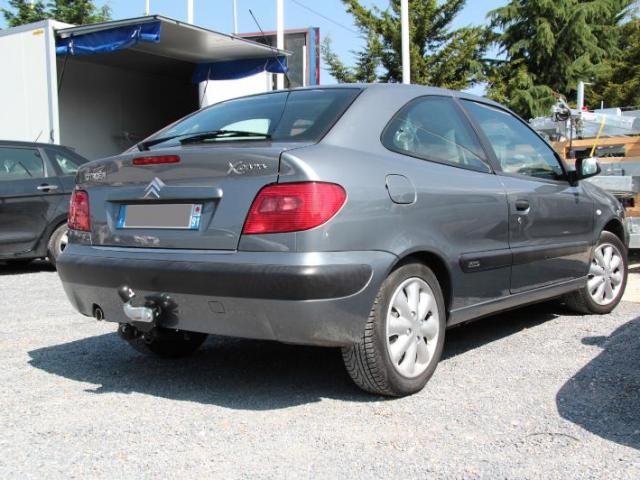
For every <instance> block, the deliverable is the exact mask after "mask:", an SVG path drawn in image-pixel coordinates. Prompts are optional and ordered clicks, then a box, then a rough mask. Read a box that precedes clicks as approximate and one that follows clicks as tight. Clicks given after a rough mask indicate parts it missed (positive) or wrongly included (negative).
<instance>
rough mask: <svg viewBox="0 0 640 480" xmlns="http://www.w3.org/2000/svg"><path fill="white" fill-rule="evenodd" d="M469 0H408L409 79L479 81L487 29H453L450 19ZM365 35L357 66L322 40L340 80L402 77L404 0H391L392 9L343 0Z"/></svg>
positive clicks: (460, 84) (457, 83)
mask: <svg viewBox="0 0 640 480" xmlns="http://www.w3.org/2000/svg"><path fill="white" fill-rule="evenodd" d="M465 1H466V0H450V1H448V2H440V1H438V0H410V1H409V24H410V28H409V39H410V43H411V48H410V51H411V81H412V82H413V83H418V84H425V85H433V86H439V87H447V88H455V89H463V88H467V87H469V86H470V85H472V84H474V83H476V82H477V81H479V80H481V78H482V73H483V60H482V55H483V53H484V47H485V45H486V42H485V34H484V30H483V29H482V28H477V27H476V28H473V27H468V28H461V29H457V30H453V29H452V28H451V23H452V21H453V20H454V19H455V17H456V16H457V15H458V14H459V13H460V10H461V9H462V8H463V7H464V4H465ZM342 3H344V4H345V6H346V8H347V11H348V12H349V13H350V14H351V15H353V17H354V21H355V24H356V26H357V27H358V29H359V30H360V31H361V32H362V33H363V36H365V37H366V39H367V44H366V46H365V47H364V48H363V49H362V50H361V51H359V52H357V61H356V64H355V66H353V67H348V66H346V65H345V64H344V63H343V62H342V61H341V60H340V59H339V58H338V56H337V55H336V54H335V53H334V52H333V51H332V49H331V43H330V41H325V43H324V45H323V58H324V60H325V62H326V63H327V65H328V66H329V71H330V72H331V74H332V75H333V76H334V77H335V78H336V79H337V80H338V81H339V82H353V81H376V80H380V81H385V82H400V81H401V80H402V61H401V58H402V54H401V50H402V43H401V36H400V35H401V34H400V0H390V6H389V8H387V9H385V10H382V9H380V8H378V7H372V8H367V7H364V6H363V5H362V4H361V2H360V1H359V0H342Z"/></svg>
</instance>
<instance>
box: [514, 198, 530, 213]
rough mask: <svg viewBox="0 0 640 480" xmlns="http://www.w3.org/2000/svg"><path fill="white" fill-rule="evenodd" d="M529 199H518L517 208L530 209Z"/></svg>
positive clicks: (519, 209)
mask: <svg viewBox="0 0 640 480" xmlns="http://www.w3.org/2000/svg"><path fill="white" fill-rule="evenodd" d="M529 207H530V205H529V200H524V199H520V200H516V210H517V211H519V212H526V211H527V210H529Z"/></svg>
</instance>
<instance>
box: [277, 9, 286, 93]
mask: <svg viewBox="0 0 640 480" xmlns="http://www.w3.org/2000/svg"><path fill="white" fill-rule="evenodd" d="M276 19H277V22H276V23H277V28H276V30H277V34H276V47H277V48H278V50H284V0H276ZM276 88H277V89H278V90H282V89H284V75H282V74H281V73H279V74H277V75H276Z"/></svg>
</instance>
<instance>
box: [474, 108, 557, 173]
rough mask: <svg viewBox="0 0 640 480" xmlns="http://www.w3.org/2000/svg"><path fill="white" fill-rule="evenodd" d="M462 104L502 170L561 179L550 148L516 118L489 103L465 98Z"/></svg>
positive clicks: (555, 158)
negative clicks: (492, 151)
mask: <svg viewBox="0 0 640 480" xmlns="http://www.w3.org/2000/svg"><path fill="white" fill-rule="evenodd" d="M463 104H464V106H465V108H466V109H467V110H468V111H469V113H470V115H471V116H472V117H473V119H474V120H475V121H476V122H477V124H478V125H479V126H480V129H482V131H483V132H484V134H485V135H486V136H487V138H488V139H489V142H490V143H491V146H492V147H493V150H494V152H495V154H496V157H498V161H499V162H500V167H501V168H502V171H503V172H505V173H512V174H516V175H525V176H529V177H537V178H543V179H547V180H562V179H564V170H563V168H562V166H561V165H560V162H559V161H558V159H557V157H556V156H555V155H554V153H553V150H552V149H551V147H549V145H547V144H546V143H545V142H544V141H543V140H542V139H541V138H540V137H538V136H537V135H536V134H535V133H534V132H533V131H532V130H531V129H530V128H529V127H527V126H526V125H525V124H524V123H522V121H520V120H519V119H518V118H516V117H515V116H513V115H512V114H510V113H509V112H506V111H504V110H501V109H499V108H494V107H491V106H489V105H484V104H481V103H477V102H472V101H466V100H465V101H463Z"/></svg>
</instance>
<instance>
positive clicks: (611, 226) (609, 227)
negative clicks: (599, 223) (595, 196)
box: [602, 218, 627, 246]
mask: <svg viewBox="0 0 640 480" xmlns="http://www.w3.org/2000/svg"><path fill="white" fill-rule="evenodd" d="M602 231H603V232H610V233H613V234H614V235H615V236H616V237H618V238H619V239H620V241H621V242H622V244H623V245H625V246H626V245H627V239H626V236H625V230H624V225H623V224H622V222H621V221H620V219H619V218H611V219H610V220H609V221H608V222H607V223H606V224H605V225H604V227H602Z"/></svg>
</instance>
